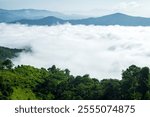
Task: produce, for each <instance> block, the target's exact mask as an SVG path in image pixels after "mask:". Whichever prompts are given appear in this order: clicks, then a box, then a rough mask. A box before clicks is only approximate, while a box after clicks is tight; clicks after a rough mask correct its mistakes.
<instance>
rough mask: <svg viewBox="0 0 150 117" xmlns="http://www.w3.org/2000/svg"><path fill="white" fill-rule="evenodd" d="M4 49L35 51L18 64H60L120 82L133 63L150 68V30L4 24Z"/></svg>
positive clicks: (0, 27)
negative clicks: (122, 75)
mask: <svg viewBox="0 0 150 117" xmlns="http://www.w3.org/2000/svg"><path fill="white" fill-rule="evenodd" d="M0 46H5V47H10V48H26V47H30V48H31V49H32V52H31V53H21V54H20V55H19V57H18V58H15V59H13V62H14V64H15V65H20V64H25V65H33V66H36V67H39V68H40V67H45V68H48V67H51V66H52V65H56V66H57V67H59V68H61V69H65V68H68V69H69V70H70V71H71V74H73V75H84V74H90V76H91V77H96V78H98V79H103V78H118V79H120V78H121V73H122V70H125V69H126V68H128V67H129V66H130V65H132V64H135V65H137V66H140V67H144V66H149V67H150V27H124V26H92V25H91V26H84V25H74V26H73V25H70V24H65V25H57V26H26V25H19V24H0Z"/></svg>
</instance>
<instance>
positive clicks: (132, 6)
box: [114, 1, 141, 11]
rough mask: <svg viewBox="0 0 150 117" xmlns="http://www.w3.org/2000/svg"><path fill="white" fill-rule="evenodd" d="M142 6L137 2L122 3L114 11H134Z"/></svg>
mask: <svg viewBox="0 0 150 117" xmlns="http://www.w3.org/2000/svg"><path fill="white" fill-rule="evenodd" d="M140 6H141V5H140V4H139V3H138V2H137V1H129V2H121V3H119V4H118V5H117V6H116V7H115V8H114V10H115V11H116V10H117V11H132V10H137V9H138V8H139V7H140Z"/></svg>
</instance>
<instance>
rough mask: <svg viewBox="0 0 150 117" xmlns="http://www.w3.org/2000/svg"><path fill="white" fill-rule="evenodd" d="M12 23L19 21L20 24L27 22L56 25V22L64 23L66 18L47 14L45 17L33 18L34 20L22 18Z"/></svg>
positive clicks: (29, 23) (30, 23)
mask: <svg viewBox="0 0 150 117" xmlns="http://www.w3.org/2000/svg"><path fill="white" fill-rule="evenodd" d="M12 23H21V24H28V25H57V24H64V23H66V20H62V19H60V18H56V17H53V16H49V17H45V18H42V19H35V20H29V19H23V20H19V21H16V22H12Z"/></svg>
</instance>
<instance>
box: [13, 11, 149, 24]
mask: <svg viewBox="0 0 150 117" xmlns="http://www.w3.org/2000/svg"><path fill="white" fill-rule="evenodd" d="M16 22H17V23H21V24H29V25H55V24H64V23H67V22H68V23H70V24H73V25H78V24H84V25H105V26H108V25H121V26H150V18H144V17H134V16H129V15H126V14H121V13H115V14H110V15H106V16H102V17H96V18H86V19H80V20H63V19H59V18H56V17H46V18H42V19H38V20H26V19H24V20H18V21H15V22H13V23H16Z"/></svg>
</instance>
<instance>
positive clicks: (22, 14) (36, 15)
mask: <svg viewBox="0 0 150 117" xmlns="http://www.w3.org/2000/svg"><path fill="white" fill-rule="evenodd" d="M48 16H55V17H58V18H61V19H64V20H66V19H80V18H85V16H81V15H65V14H63V13H59V12H55V11H48V10H36V9H20V10H5V9H0V23H1V22H13V21H16V20H21V19H32V20H33V19H40V18H45V17H48Z"/></svg>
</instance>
